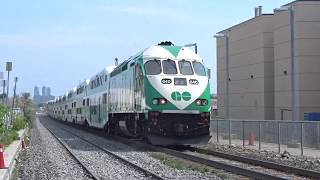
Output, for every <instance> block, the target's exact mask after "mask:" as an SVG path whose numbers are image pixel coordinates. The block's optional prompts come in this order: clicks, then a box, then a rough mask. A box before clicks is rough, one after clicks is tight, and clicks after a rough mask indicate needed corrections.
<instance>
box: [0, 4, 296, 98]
mask: <svg viewBox="0 0 320 180" xmlns="http://www.w3.org/2000/svg"><path fill="white" fill-rule="evenodd" d="M289 2H290V0H233V1H217V0H201V1H200V0H199V1H195V0H194V1H191V0H189V1H187V0H157V1H156V0H135V1H134V0H54V1H53V0H52V1H43V0H0V71H5V62H7V61H11V62H13V70H12V72H11V74H10V92H11V93H10V94H12V88H13V77H18V83H17V92H18V93H21V92H30V93H33V88H34V86H35V85H37V86H39V87H40V88H41V87H42V86H47V87H51V92H52V95H62V94H64V93H65V92H66V91H68V90H70V89H71V88H73V87H74V86H75V85H77V84H78V83H79V82H80V81H83V80H84V79H88V78H90V77H91V76H92V75H94V74H95V73H97V72H98V71H100V70H101V69H103V68H104V67H107V66H110V65H113V64H114V58H116V57H117V58H118V59H119V61H120V62H121V61H123V60H125V59H127V58H129V57H130V56H132V55H134V54H136V53H137V52H139V51H140V50H142V49H144V48H146V47H148V46H151V45H154V44H157V43H158V42H161V41H164V40H170V41H172V42H173V43H174V44H175V45H184V44H188V43H197V44H198V54H199V55H200V56H201V57H202V58H203V60H204V63H205V64H206V65H207V66H208V67H210V68H212V78H211V92H212V93H216V91H217V88H216V86H217V84H216V40H215V39H214V38H213V35H214V34H215V33H217V32H219V31H221V30H223V29H226V28H228V27H230V26H232V25H235V24H238V23H240V22H242V21H245V20H248V19H250V18H252V17H253V16H254V7H256V6H259V5H261V6H263V10H262V11H263V13H272V12H273V9H274V8H278V7H280V6H281V5H284V4H286V3H289ZM5 74H6V73H5ZM5 78H7V76H5ZM0 89H1V88H0Z"/></svg>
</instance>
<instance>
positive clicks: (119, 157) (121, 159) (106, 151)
mask: <svg viewBox="0 0 320 180" xmlns="http://www.w3.org/2000/svg"><path fill="white" fill-rule="evenodd" d="M60 129H62V130H63V131H66V132H68V133H70V134H72V135H73V136H76V137H77V138H79V139H81V140H83V141H85V142H87V143H88V144H91V145H92V146H95V147H97V148H98V149H100V150H102V151H103V152H105V153H107V154H109V155H111V156H113V157H115V158H116V159H119V160H120V161H122V162H124V163H127V164H129V165H130V166H132V167H134V168H135V169H137V170H139V171H141V172H142V173H144V174H147V175H150V176H151V177H152V178H154V179H160V180H163V179H164V178H162V177H160V176H158V175H157V174H155V173H153V172H151V171H149V170H147V169H145V168H143V167H141V166H138V165H137V164H134V163H132V162H130V161H129V160H127V159H125V158H123V157H121V156H119V155H117V154H115V153H113V152H111V151H109V150H107V149H106V148H104V147H102V146H100V145H99V144H96V143H94V142H91V141H89V140H87V139H85V138H83V137H81V136H79V135H77V134H75V133H73V132H71V131H69V130H66V129H65V128H60Z"/></svg>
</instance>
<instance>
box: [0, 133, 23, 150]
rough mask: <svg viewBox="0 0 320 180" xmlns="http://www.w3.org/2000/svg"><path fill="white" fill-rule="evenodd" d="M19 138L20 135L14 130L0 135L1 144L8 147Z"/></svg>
mask: <svg viewBox="0 0 320 180" xmlns="http://www.w3.org/2000/svg"><path fill="white" fill-rule="evenodd" d="M18 136H19V135H18V133H17V132H16V131H15V130H13V129H8V130H4V131H2V133H1V135H0V144H3V145H5V146H8V145H9V144H11V142H12V141H15V140H17V139H18Z"/></svg>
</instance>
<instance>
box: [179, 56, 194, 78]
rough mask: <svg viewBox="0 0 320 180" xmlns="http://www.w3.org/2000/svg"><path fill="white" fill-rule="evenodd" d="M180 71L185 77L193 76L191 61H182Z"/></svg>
mask: <svg viewBox="0 0 320 180" xmlns="http://www.w3.org/2000/svg"><path fill="white" fill-rule="evenodd" d="M179 69H180V73H181V74H183V75H192V74H193V70H192V67H191V63H190V62H189V61H186V60H184V59H183V60H182V61H179Z"/></svg>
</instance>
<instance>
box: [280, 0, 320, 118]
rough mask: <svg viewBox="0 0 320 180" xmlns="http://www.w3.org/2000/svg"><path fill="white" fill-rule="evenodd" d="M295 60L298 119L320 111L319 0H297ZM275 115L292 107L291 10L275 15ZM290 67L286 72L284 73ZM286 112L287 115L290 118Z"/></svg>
mask: <svg viewBox="0 0 320 180" xmlns="http://www.w3.org/2000/svg"><path fill="white" fill-rule="evenodd" d="M292 5H293V9H294V20H295V27H294V31H295V37H294V38H295V45H296V47H295V58H296V61H295V64H296V73H295V77H296V102H297V112H298V114H297V115H298V116H297V118H298V120H303V116H304V113H307V112H320V83H317V82H318V81H319V79H320V2H311V1H310V2H295V3H294V4H292ZM274 19H275V21H274V22H275V23H274V49H275V53H274V55H275V58H274V59H275V63H274V65H275V66H274V67H275V115H276V116H275V117H276V119H280V109H282V108H288V109H291V59H290V58H291V56H290V52H291V51H290V43H291V41H290V21H289V20H290V17H289V12H286V11H285V12H276V13H275V15H274ZM284 71H287V75H285V74H284ZM291 118H292V116H291V113H286V114H285V117H284V119H291Z"/></svg>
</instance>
